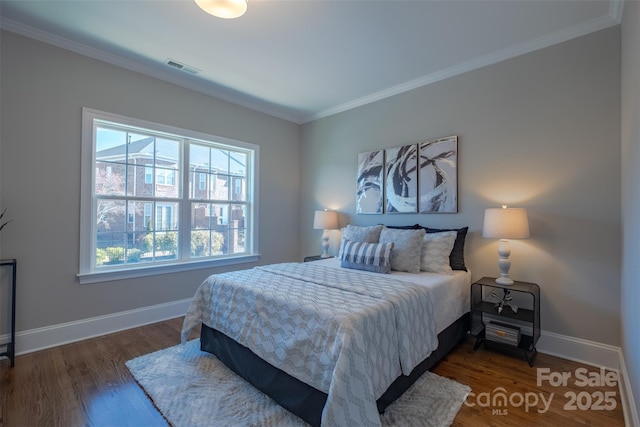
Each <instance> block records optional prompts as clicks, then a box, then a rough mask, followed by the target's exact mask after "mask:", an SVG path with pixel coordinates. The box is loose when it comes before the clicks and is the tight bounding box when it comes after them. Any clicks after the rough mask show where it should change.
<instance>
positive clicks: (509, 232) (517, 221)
mask: <svg viewBox="0 0 640 427" xmlns="http://www.w3.org/2000/svg"><path fill="white" fill-rule="evenodd" d="M482 237H488V238H494V239H500V244H499V245H498V255H499V256H500V259H498V267H499V268H500V277H499V278H497V279H496V283H498V284H500V285H513V280H511V279H510V278H509V269H510V268H511V261H510V260H509V255H511V248H510V247H509V239H527V238H528V237H529V220H528V219H527V211H526V209H524V208H508V207H507V206H502V208H489V209H486V210H485V211H484V226H483V227H482Z"/></svg>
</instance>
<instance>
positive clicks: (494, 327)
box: [470, 277, 540, 366]
mask: <svg viewBox="0 0 640 427" xmlns="http://www.w3.org/2000/svg"><path fill="white" fill-rule="evenodd" d="M492 294H493V295H494V296H492ZM516 295H518V299H519V300H528V302H529V303H528V307H525V308H523V307H518V308H517V311H514V310H513V309H512V308H511V306H510V305H509V304H504V305H503V306H502V310H501V311H500V313H498V308H497V306H496V305H497V304H498V303H499V302H500V299H506V298H507V297H513V296H516ZM490 315H491V316H490ZM501 319H504V323H502V322H500V320H501ZM510 319H513V320H515V321H517V322H514V323H516V325H515V328H514V327H513V326H511V325H513V323H509V320H510ZM518 324H520V325H526V326H530V327H531V331H532V332H531V335H524V334H520V329H519V328H518ZM470 329H471V335H473V336H474V337H476V343H475V345H474V346H473V349H474V350H476V349H477V348H478V347H479V346H480V344H482V343H484V344H485V346H486V345H487V343H491V344H492V345H493V344H496V345H498V346H503V347H508V348H512V349H514V348H515V349H520V350H522V351H523V352H524V355H525V357H526V358H527V362H529V366H533V362H534V361H535V358H536V355H537V354H538V351H537V350H536V343H537V342H538V338H540V287H539V286H538V285H537V284H535V283H529V282H518V281H514V283H513V285H510V286H506V285H499V284H497V283H496V279H495V278H494V277H483V278H482V279H480V280H478V281H476V282H474V283H473V284H472V285H471V328H470Z"/></svg>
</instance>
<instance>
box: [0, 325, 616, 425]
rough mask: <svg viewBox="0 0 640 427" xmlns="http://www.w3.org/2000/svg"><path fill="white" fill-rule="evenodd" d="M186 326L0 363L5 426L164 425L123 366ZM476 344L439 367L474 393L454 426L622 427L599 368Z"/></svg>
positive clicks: (0, 410) (139, 331) (0, 412)
mask: <svg viewBox="0 0 640 427" xmlns="http://www.w3.org/2000/svg"><path fill="white" fill-rule="evenodd" d="M181 326H182V319H173V320H168V321H165V322H161V323H156V324H153V325H148V326H143V327H139V328H135V329H131V330H128V331H123V332H118V333H115V334H111V335H107V336H104V337H98V338H93V339H90V340H86V341H82V342H78V343H74V344H68V345H64V346H60V347H56V348H52V349H48V350H43V351H39V352H35V353H30V354H26V355H22V356H18V357H17V359H16V366H15V367H14V368H13V369H9V360H8V359H4V360H0V427H4V426H6V427H23V426H24V427H39V426H64V427H75V426H96V427H105V426H109V427H110V426H114V427H115V426H118V427H121V426H136V427H137V426H145V427H147V426H148V427H153V426H166V425H167V423H166V422H165V420H164V419H163V417H162V415H160V413H159V412H158V411H157V410H156V409H155V407H154V406H153V404H152V403H151V402H150V400H149V399H148V398H147V396H146V395H145V393H144V392H143V391H142V389H140V387H139V386H138V385H137V384H136V382H135V381H134V380H133V378H132V377H131V375H130V373H129V370H128V369H127V368H126V366H125V365H124V363H125V362H126V361H127V360H129V359H133V358H135V357H137V356H140V355H143V354H146V353H150V352H153V351H155V350H160V349H163V348H166V347H170V346H172V345H175V344H177V343H178V342H179V336H180V328H181ZM195 336H197V334H194V337H195ZM472 344H473V340H472V339H471V338H469V339H467V340H466V341H465V342H464V343H462V344H460V345H459V346H458V347H457V348H456V349H455V350H454V351H453V352H452V353H451V354H449V355H448V356H447V357H446V358H445V359H444V360H443V361H441V362H440V363H439V364H438V365H436V366H435V367H434V369H433V372H435V373H437V374H439V375H442V376H445V377H448V378H451V379H454V380H456V381H459V382H461V383H463V384H467V385H469V386H470V387H471V388H472V393H473V394H472V395H470V397H469V398H468V399H467V402H468V404H465V405H463V406H462V408H461V410H460V412H459V413H458V416H457V417H456V419H455V421H454V423H453V426H473V427H476V426H558V425H562V426H579V425H591V426H607V427H608V426H623V425H624V417H623V413H622V407H621V403H620V398H619V390H618V387H617V386H612V387H606V386H605V387H600V386H593V387H591V386H584V387H579V386H576V381H580V380H581V376H580V373H581V372H579V371H578V372H577V371H576V370H577V369H579V368H585V370H586V372H588V374H587V375H592V376H593V375H597V376H600V372H599V370H598V369H596V368H593V367H589V366H584V365H580V364H578V363H574V362H570V361H566V360H563V359H559V358H556V357H552V356H547V355H544V354H539V355H538V358H537V360H536V363H535V367H534V368H530V367H529V365H528V364H527V362H526V361H525V360H524V358H522V357H521V356H520V355H518V354H513V355H509V354H506V353H499V352H493V351H490V350H488V349H485V348H480V349H478V350H477V351H475V352H474V351H473V350H472ZM536 368H548V369H549V374H550V375H551V376H552V377H553V378H555V374H554V373H556V374H558V375H561V374H562V373H570V374H571V378H569V379H568V381H567V386H565V387H554V386H552V385H551V384H550V383H549V381H543V384H542V385H541V386H538V385H537V372H538V371H537V369H536ZM596 373H597V374H596ZM565 375H566V374H565ZM578 385H580V382H578ZM498 387H502V388H504V390H503V393H505V395H506V398H507V403H506V406H502V407H500V406H497V404H498V403H499V402H495V403H496V405H493V398H494V397H497V396H499V394H500V390H499V389H498V390H496V389H497V388H498ZM605 392H609V394H610V395H611V396H608V395H607V399H602V401H601V402H600V404H601V405H602V406H604V407H611V406H613V400H610V399H609V398H614V399H615V409H613V410H595V409H594V404H595V403H596V402H597V401H598V400H599V398H598V396H599V394H598V393H603V396H604V393H605ZM541 393H542V396H543V397H544V399H545V402H546V401H549V400H550V399H551V405H550V407H549V409H548V410H545V409H546V406H545V405H544V404H543V402H542V400H541V398H540V394H541ZM565 393H568V394H567V396H570V395H571V393H574V394H575V395H576V397H578V399H577V401H576V402H574V403H575V406H576V410H568V409H565V408H564V407H565V405H567V404H569V403H571V402H570V399H569V397H566V396H565ZM534 396H535V397H537V399H538V403H537V405H531V406H530V407H529V408H527V407H526V406H525V404H523V402H525V401H527V400H526V399H529V400H528V402H531V403H534ZM587 403H588V404H589V405H587ZM471 405H474V406H471ZM587 406H588V407H589V408H592V409H585V408H586V407H587ZM579 407H582V408H583V409H579Z"/></svg>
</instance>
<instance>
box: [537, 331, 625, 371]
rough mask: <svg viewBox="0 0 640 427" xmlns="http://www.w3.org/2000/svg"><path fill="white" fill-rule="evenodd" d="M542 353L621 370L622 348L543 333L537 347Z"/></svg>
mask: <svg viewBox="0 0 640 427" xmlns="http://www.w3.org/2000/svg"><path fill="white" fill-rule="evenodd" d="M536 347H537V349H538V351H539V352H540V353H544V354H548V355H551V356H557V357H561V358H563V359H568V360H573V361H574V362H579V363H584V364H585V365H591V366H596V367H598V368H599V367H604V368H607V369H613V370H615V371H619V370H620V353H621V352H620V347H615V346H612V345H607V344H601V343H598V342H595V341H589V340H584V339H581V338H574V337H570V336H567V335H560V334H556V333H553V332H548V331H541V333H540V339H539V340H538V343H537V345H536Z"/></svg>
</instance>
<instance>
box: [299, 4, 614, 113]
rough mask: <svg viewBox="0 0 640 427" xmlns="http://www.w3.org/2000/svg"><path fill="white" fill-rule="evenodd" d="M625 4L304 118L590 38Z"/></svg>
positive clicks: (368, 102)
mask: <svg viewBox="0 0 640 427" xmlns="http://www.w3.org/2000/svg"><path fill="white" fill-rule="evenodd" d="M623 3H624V1H623V0H611V2H610V4H609V14H608V15H607V16H602V17H600V18H596V19H592V20H590V21H585V22H583V23H580V24H577V25H574V26H571V27H568V28H566V29H564V30H561V31H556V32H554V33H550V34H547V35H544V36H542V37H538V38H536V39H533V40H530V41H528V42H524V43H520V44H518V45H514V46H511V47H508V48H506V49H502V50H499V51H497V52H494V53H491V54H488V55H483V56H480V57H477V58H475V59H472V60H470V61H465V62H463V63H461V64H458V65H454V66H453V67H449V68H446V69H444V70H441V71H437V72H435V73H432V74H428V75H426V76H423V77H420V78H417V79H415V80H411V81H408V82H406V83H402V84H399V85H396V86H393V87H390V88H388V89H384V90H381V91H379V92H375V93H372V94H369V95H367V96H364V97H362V98H358V99H354V100H352V101H349V102H346V103H344V104H341V105H337V106H335V107H331V108H328V109H326V110H322V111H319V112H317V113H315V114H310V115H307V116H306V117H305V118H304V122H305V123H307V122H311V121H314V120H318V119H321V118H324V117H328V116H332V115H334V114H338V113H342V112H344V111H348V110H351V109H354V108H357V107H361V106H363V105H366V104H370V103H372V102H376V101H380V100H382V99H385V98H389V97H391V96H394V95H398V94H401V93H404V92H408V91H410V90H413V89H417V88H419V87H422V86H426V85H429V84H432V83H436V82H438V81H441V80H445V79H448V78H450V77H454V76H458V75H460V74H463V73H466V72H469V71H473V70H477V69H479V68H482V67H486V66H488V65H492V64H496V63H498V62H502V61H506V60H507V59H511V58H515V57H516V56H520V55H523V54H525V53H530V52H533V51H536V50H540V49H544V48H546V47H549V46H553V45H555V44H559V43H562V42H565V41H568V40H571V39H574V38H577V37H581V36H584V35H587V34H589V33H593V32H595V31H599V30H603V29H605V28H608V27H612V26H614V25H618V24H620V21H621V19H622V6H623Z"/></svg>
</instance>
